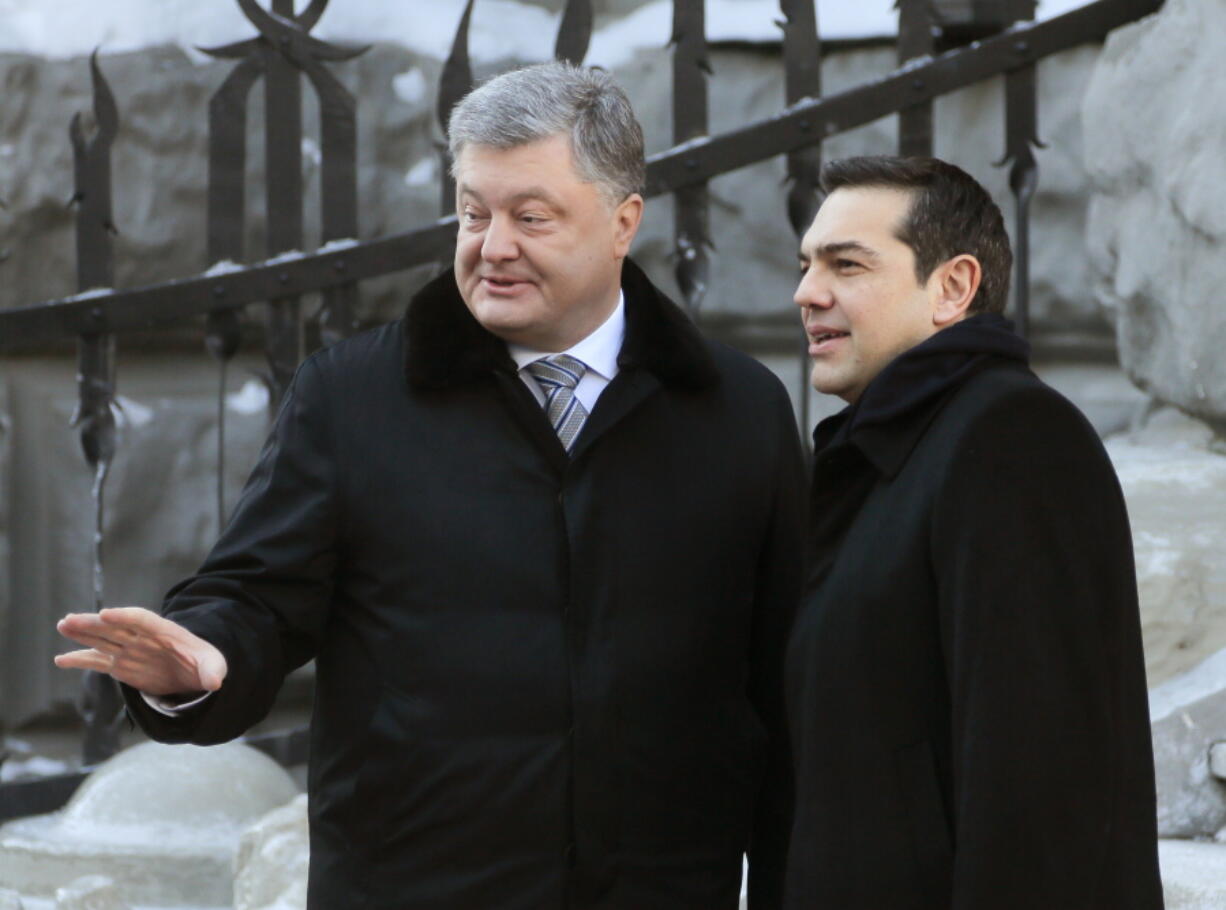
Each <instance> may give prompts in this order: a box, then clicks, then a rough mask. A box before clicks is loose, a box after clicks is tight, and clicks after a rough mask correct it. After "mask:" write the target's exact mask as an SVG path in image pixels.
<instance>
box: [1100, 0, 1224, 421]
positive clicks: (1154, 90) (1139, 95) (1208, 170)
mask: <svg viewBox="0 0 1226 910" xmlns="http://www.w3.org/2000/svg"><path fill="white" fill-rule="evenodd" d="M1223 29H1226V6H1224V5H1223V4H1221V3H1207V2H1203V0H1167V3H1166V5H1165V7H1164V8H1163V10H1162V11H1161V12H1160V13H1158V14H1156V15H1154V16H1151V17H1149V18H1148V19H1146V20H1143V21H1141V22H1139V23H1136V24H1134V25H1131V26H1128V27H1127V28H1123V29H1119V30H1118V31H1116V32H1115V33H1114V34H1113V35H1112V36H1111V38H1110V40H1109V41H1108V42H1107V45H1106V48H1105V50H1104V53H1103V55H1102V58H1101V60H1100V62H1099V65H1098V66H1097V68H1096V69H1095V71H1094V77H1093V79H1092V81H1091V83H1090V86H1089V89H1088V91H1087V92H1086V95H1085V98H1084V99H1083V111H1084V114H1085V150H1086V161H1087V164H1088V167H1089V170H1090V175H1091V177H1092V180H1093V196H1092V199H1091V204H1090V215H1089V230H1088V231H1087V237H1088V239H1089V242H1090V246H1089V251H1090V261H1091V265H1092V268H1093V271H1094V276H1095V287H1096V289H1097V292H1098V294H1099V296H1100V297H1101V299H1102V300H1103V302H1104V303H1105V304H1106V305H1107V306H1109V307H1110V308H1111V310H1112V313H1113V318H1114V320H1115V322H1116V326H1117V335H1118V338H1119V350H1120V359H1121V362H1122V363H1123V366H1124V368H1125V369H1126V370H1127V371H1128V373H1129V375H1130V376H1131V377H1132V378H1133V380H1134V381H1136V382H1137V384H1138V385H1140V386H1141V387H1142V388H1144V389H1146V390H1148V391H1149V392H1151V393H1152V394H1153V395H1154V396H1156V397H1157V398H1160V399H1162V400H1164V401H1168V402H1170V403H1171V404H1174V405H1177V406H1178V407H1180V408H1182V409H1183V410H1185V411H1187V412H1188V413H1190V414H1193V415H1196V416H1197V417H1200V418H1202V419H1204V420H1207V421H1210V422H1213V423H1216V424H1218V426H1219V427H1222V426H1226V358H1223V357H1222V351H1223V350H1224V349H1226V310H1224V309H1223V307H1222V287H1223V286H1226V256H1223V255H1222V248H1223V244H1226V159H1224V158H1223V156H1222V149H1223V148H1224V147H1226V56H1223V55H1222V53H1221V49H1220V42H1218V41H1215V40H1207V36H1211V35H1220V34H1222V31H1223Z"/></svg>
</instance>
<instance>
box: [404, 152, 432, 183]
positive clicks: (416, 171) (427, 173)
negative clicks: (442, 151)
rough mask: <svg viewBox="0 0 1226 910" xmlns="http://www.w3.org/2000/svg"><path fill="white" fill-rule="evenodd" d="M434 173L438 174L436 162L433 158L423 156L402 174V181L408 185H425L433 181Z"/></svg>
mask: <svg viewBox="0 0 1226 910" xmlns="http://www.w3.org/2000/svg"><path fill="white" fill-rule="evenodd" d="M436 174H438V164H437V163H436V162H435V160H434V159H433V158H423V159H421V161H419V162H417V163H416V164H415V165H413V167H412V168H410V169H409V172H408V173H407V174H405V175H404V182H405V183H406V184H407V185H408V186H426V185H427V184H429V183H433V182H434V178H435V175H436Z"/></svg>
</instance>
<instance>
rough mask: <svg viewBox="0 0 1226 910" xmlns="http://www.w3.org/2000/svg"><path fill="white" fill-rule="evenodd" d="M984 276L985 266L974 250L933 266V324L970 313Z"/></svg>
mask: <svg viewBox="0 0 1226 910" xmlns="http://www.w3.org/2000/svg"><path fill="white" fill-rule="evenodd" d="M982 279H983V267H982V266H980V264H979V260H978V259H976V258H975V257H974V256H972V255H971V254H970V253H961V254H959V255H957V256H955V257H953V258H952V259H947V260H946V261H945V262H943V263H941V264H940V265H938V266H937V267H936V268H935V269H933V272H932V275H931V276H929V278H928V289H929V292H930V294H931V295H932V324H933V325H934V326H936V328H938V329H943V328H945V327H946V326H949V325H953V324H954V323H955V322H958V321H959V320H961V319H962V318H963V317H965V316H966V311H967V309H969V308H970V305H971V301H972V300H974V299H975V294H976V292H977V291H978V290H979V282H980V281H981V280H982Z"/></svg>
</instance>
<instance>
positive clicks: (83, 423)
mask: <svg viewBox="0 0 1226 910" xmlns="http://www.w3.org/2000/svg"><path fill="white" fill-rule="evenodd" d="M89 66H90V75H91V77H92V80H93V88H94V130H93V135H92V136H87V135H86V128H85V125H84V123H83V118H82V117H81V115H80V114H79V113H78V114H76V115H74V116H73V118H72V124H71V126H70V127H69V136H70V138H71V140H72V152H73V163H74V174H75V188H74V191H73V197H72V200H73V203H75V204H76V206H77V232H76V234H77V238H76V239H77V286H78V288H79V289H80V290H81V291H89V290H92V289H97V288H109V287H111V286H112V285H113V284H114V283H115V281H114V279H115V272H114V266H113V249H112V246H113V245H112V242H111V239H112V236H113V235H114V234H115V224H114V221H113V220H112V213H111V146H112V145H113V144H114V142H115V136H116V135H117V134H118V132H119V108H118V106H117V105H116V103H115V96H114V94H112V92H111V87H110V85H108V84H107V81H106V77H105V76H103V74H102V70H101V68H100V67H99V66H98V53H97V51H95V52H94V53H93V55H92V56H91V57H90V61H89ZM77 394H78V399H79V400H78V403H77V411H76V414H74V415H73V421H72V422H73V425H74V426H76V427H78V428H79V432H80V439H81V449H82V451H83V452H84V454H85V461H86V462H87V463H88V465H89V467H90V470H91V471H93V489H92V495H93V502H94V529H93V546H92V550H93V571H92V581H93V593H94V610H95V611H98V610H101V609H102V595H103V570H102V530H103V517H104V508H103V506H104V497H103V491H104V488H105V486H106V478H107V475H108V474H109V473H110V470H111V462H112V460H113V459H114V457H115V444H116V441H115V413H114V407H115V337H114V335H111V334H108V333H106V332H104V331H102V330H101V328H100V327H95V328H94V329H93V330H86V331H83V332H82V334H81V336H80V339H79V340H78V342H77ZM78 707H79V709H80V712H81V716H82V718H83V719H84V721H85V738H84V744H83V748H82V752H83V760H84V762H85V764H87V765H92V764H96V763H97V762H100V761H103V760H105V759H107V758H109V757H110V756H112V755H114V754H115V753H116V752H117V751H118V750H119V719H120V717H122V711H123V698H122V696H121V695H120V694H119V689H118V687H117V686H116V685H115V682H114V680H112V679H111V678H110V677H109V676H107V675H106V674H103V673H95V672H93V671H89V672H87V673H86V674H85V676H84V678H83V680H82V689H81V698H80V702H79V705H78Z"/></svg>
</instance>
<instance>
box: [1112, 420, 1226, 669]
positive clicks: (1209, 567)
mask: <svg viewBox="0 0 1226 910" xmlns="http://www.w3.org/2000/svg"><path fill="white" fill-rule="evenodd" d="M1107 452H1108V454H1109V455H1110V456H1111V460H1112V462H1113V463H1114V465H1115V469H1116V472H1117V473H1118V474H1119V479H1120V484H1121V486H1122V487H1123V490H1124V496H1125V498H1126V500H1127V503H1128V512H1129V518H1130V520H1131V522H1132V532H1133V548H1134V551H1135V554H1136V564H1137V583H1138V588H1139V591H1140V596H1141V622H1142V629H1143V632H1144V637H1145V651H1146V655H1145V656H1146V669H1147V671H1148V673H1149V683H1150V685H1151V686H1153V685H1157V684H1158V683H1161V682H1163V681H1164V680H1166V679H1169V678H1170V677H1172V676H1174V675H1176V674H1179V673H1182V672H1184V671H1186V670H1189V669H1191V668H1192V667H1194V666H1196V664H1198V663H1199V662H1200V661H1202V660H1204V659H1205V658H1207V657H1208V656H1209V655H1211V654H1213V653H1214V652H1216V651H1217V650H1219V649H1221V648H1224V647H1226V561H1224V560H1223V559H1222V558H1221V542H1222V540H1223V539H1226V454H1222V453H1221V449H1220V444H1219V443H1217V442H1216V441H1215V439H1214V436H1213V434H1212V431H1211V430H1210V429H1209V428H1208V427H1206V426H1205V425H1204V424H1203V423H1201V422H1199V421H1196V420H1193V419H1191V418H1189V417H1186V416H1184V415H1183V414H1181V413H1179V412H1178V411H1175V410H1174V409H1172V408H1165V409H1161V410H1159V411H1157V412H1155V413H1153V414H1152V415H1150V417H1149V419H1148V420H1147V421H1146V422H1145V423H1144V424H1143V425H1142V426H1140V427H1138V429H1137V430H1136V431H1135V432H1131V433H1124V434H1120V435H1118V436H1115V437H1112V438H1111V439H1109V440H1108V441H1107Z"/></svg>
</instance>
